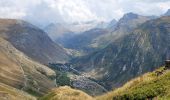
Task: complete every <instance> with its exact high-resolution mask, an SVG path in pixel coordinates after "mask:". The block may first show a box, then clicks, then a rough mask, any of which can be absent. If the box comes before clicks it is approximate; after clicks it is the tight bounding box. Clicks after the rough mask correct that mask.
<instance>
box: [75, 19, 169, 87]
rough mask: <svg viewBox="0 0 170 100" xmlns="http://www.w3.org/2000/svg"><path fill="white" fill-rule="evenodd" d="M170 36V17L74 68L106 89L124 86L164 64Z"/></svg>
mask: <svg viewBox="0 0 170 100" xmlns="http://www.w3.org/2000/svg"><path fill="white" fill-rule="evenodd" d="M169 33H170V17H161V18H158V19H154V20H151V21H148V22H146V23H144V24H142V25H140V26H139V27H138V28H137V29H135V30H134V31H133V32H131V34H129V35H126V36H124V37H122V38H120V39H118V40H117V41H115V42H112V43H111V44H110V45H108V46H107V47H106V48H104V49H102V50H100V51H98V52H95V53H93V54H91V55H89V56H85V57H83V58H81V59H79V60H75V62H76V63H75V64H74V66H76V68H77V69H78V70H80V71H82V72H84V74H86V75H87V76H89V77H92V78H95V79H97V80H100V81H101V83H103V84H105V86H106V87H107V86H112V87H114V88H115V87H118V86H121V85H122V84H123V83H125V82H126V81H128V80H129V79H131V78H133V77H135V76H138V75H140V74H143V73H145V72H148V71H152V70H154V69H155V68H156V67H158V66H160V65H161V64H162V63H163V62H164V60H165V59H166V58H167V56H168V55H169V52H170V44H169V43H170V34H169ZM150 66H153V67H150Z"/></svg>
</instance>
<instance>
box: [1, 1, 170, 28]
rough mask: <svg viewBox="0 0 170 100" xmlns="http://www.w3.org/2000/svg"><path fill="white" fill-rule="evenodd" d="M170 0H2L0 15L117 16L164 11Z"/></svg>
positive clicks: (52, 19) (51, 18)
mask: <svg viewBox="0 0 170 100" xmlns="http://www.w3.org/2000/svg"><path fill="white" fill-rule="evenodd" d="M169 8H170V0H0V18H13V19H23V20H26V21H29V22H31V23H34V24H37V25H45V24H49V23H64V22H65V23H73V22H86V21H93V20H95V21H110V20H112V19H116V20H118V19H119V18H121V17H122V16H123V14H125V13H128V12H134V13H138V14H140V15H161V14H163V13H165V12H166V11H167V10H168V9H169Z"/></svg>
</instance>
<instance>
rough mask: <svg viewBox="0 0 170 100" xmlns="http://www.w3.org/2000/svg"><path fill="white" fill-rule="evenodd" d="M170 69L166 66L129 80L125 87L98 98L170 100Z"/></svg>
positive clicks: (102, 99)
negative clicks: (165, 68)
mask: <svg viewBox="0 0 170 100" xmlns="http://www.w3.org/2000/svg"><path fill="white" fill-rule="evenodd" d="M169 87H170V70H164V67H161V68H159V69H157V70H156V71H154V72H149V73H146V74H144V75H143V76H140V77H138V78H135V79H133V80H131V81H129V82H127V83H126V84H125V85H124V86H123V87H121V88H118V89H116V90H115V91H112V92H109V93H107V94H105V95H103V96H100V97H97V100H146V99H154V100H169V99H170V88H169Z"/></svg>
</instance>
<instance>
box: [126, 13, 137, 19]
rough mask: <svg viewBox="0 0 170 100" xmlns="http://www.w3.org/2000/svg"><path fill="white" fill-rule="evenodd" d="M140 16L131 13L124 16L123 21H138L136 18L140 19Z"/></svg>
mask: <svg viewBox="0 0 170 100" xmlns="http://www.w3.org/2000/svg"><path fill="white" fill-rule="evenodd" d="M138 16H139V15H138V14H135V13H133V12H130V13H126V14H124V16H123V19H126V20H131V19H136V18H138Z"/></svg>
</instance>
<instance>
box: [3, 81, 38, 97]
mask: <svg viewBox="0 0 170 100" xmlns="http://www.w3.org/2000/svg"><path fill="white" fill-rule="evenodd" d="M0 100H36V98H35V97H33V96H31V95H29V94H27V93H25V92H23V91H20V90H17V89H15V88H13V87H10V86H8V85H5V84H3V83H0Z"/></svg>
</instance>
